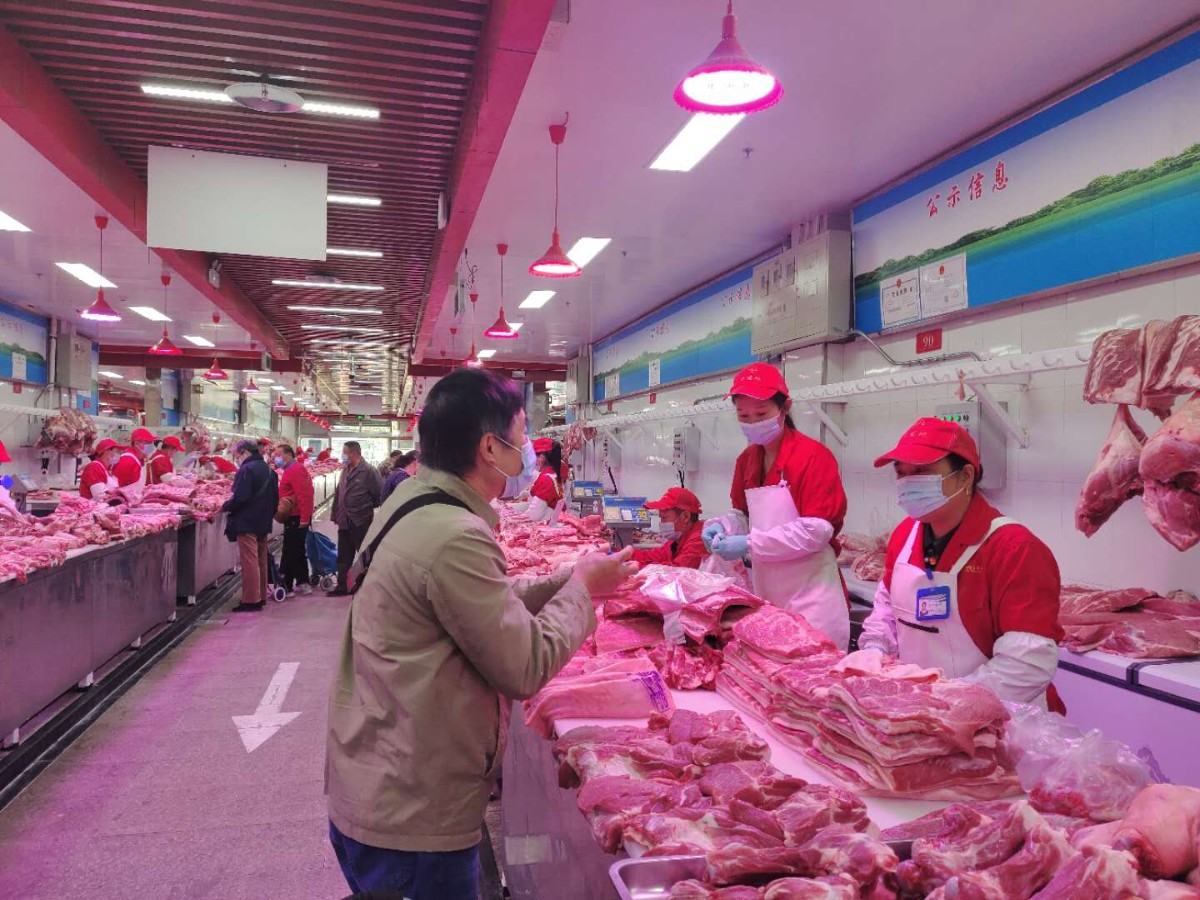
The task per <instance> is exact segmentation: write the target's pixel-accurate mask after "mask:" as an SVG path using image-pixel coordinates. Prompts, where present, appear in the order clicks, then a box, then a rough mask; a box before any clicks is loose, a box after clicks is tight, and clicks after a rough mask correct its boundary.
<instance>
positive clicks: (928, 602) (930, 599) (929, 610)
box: [916, 584, 951, 622]
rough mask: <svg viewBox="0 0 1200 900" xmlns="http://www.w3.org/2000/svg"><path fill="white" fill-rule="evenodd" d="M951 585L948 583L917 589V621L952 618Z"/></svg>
mask: <svg viewBox="0 0 1200 900" xmlns="http://www.w3.org/2000/svg"><path fill="white" fill-rule="evenodd" d="M950 595H951V591H950V586H949V585H947V584H939V585H934V586H933V587H926V588H920V589H919V590H918V591H917V609H916V613H917V621H918V622H936V621H938V620H943V619H949V618H950V603H951V599H950Z"/></svg>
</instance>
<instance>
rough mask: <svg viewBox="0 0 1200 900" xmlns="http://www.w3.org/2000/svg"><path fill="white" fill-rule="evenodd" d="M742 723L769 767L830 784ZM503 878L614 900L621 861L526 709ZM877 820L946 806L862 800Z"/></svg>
mask: <svg viewBox="0 0 1200 900" xmlns="http://www.w3.org/2000/svg"><path fill="white" fill-rule="evenodd" d="M671 695H672V697H673V698H674V701H675V705H676V707H677V708H679V709H690V710H693V711H695V712H703V713H711V712H715V711H716V710H720V709H734V707H733V705H732V704H731V703H729V701H727V700H726V699H725V698H723V697H722V696H720V695H719V694H717V693H714V692H713V691H672V692H671ZM738 715H740V716H741V718H742V721H744V722H745V723H746V725H747V727H749V728H750V730H751V731H753V732H754V733H755V734H757V735H758V736H759V737H761V738H762V739H763V740H764V741H766V742H767V745H768V746H769V747H770V748H771V762H772V764H774V765H775V766H776V767H777V768H778V769H780V770H782V771H783V772H786V773H787V774H789V775H796V776H798V777H800V778H803V779H804V780H806V781H810V782H813V783H815V784H829V783H830V781H829V779H828V777H826V776H825V775H824V774H823V773H821V772H819V771H817V770H816V769H814V768H813V767H812V766H811V765H810V764H809V763H808V762H807V761H805V759H804V758H803V757H802V756H801V755H800V754H799V753H798V752H796V751H795V750H793V749H792V748H790V747H788V746H786V745H785V744H782V743H780V741H779V739H778V738H777V737H776V736H775V734H774V733H773V732H772V731H771V730H770V729H769V728H768V727H767V726H766V723H764V722H761V721H759V720H758V719H756V718H754V717H753V716H749V715H746V714H745V713H742V712H739V713H738ZM645 724H646V720H645V719H642V720H631V719H620V720H617V719H562V720H559V721H557V722H555V730H556V732H557V733H558V734H566V733H567V732H569V731H570V730H571V729H572V728H578V727H579V726H582V725H645ZM503 772H504V802H503V813H502V818H503V826H502V827H503V834H504V873H505V877H506V880H507V885H508V889H509V892H510V894H511V896H512V898H513V900H614V898H616V897H617V893H616V889H615V888H614V887H613V885H612V882H611V880H610V879H609V876H608V869H609V867H610V866H611V865H612V864H613V863H614V862H616V859H617V858H616V857H614V856H611V855H609V854H607V853H605V852H604V851H603V850H601V849H600V847H599V845H598V844H597V843H596V841H595V838H593V837H592V832H591V829H590V828H589V827H588V823H587V820H586V819H585V818H584V817H583V815H582V814H581V813H580V812H579V810H578V808H577V807H576V805H575V797H576V793H577V792H576V791H574V790H564V789H562V788H560V787H559V786H558V764H557V763H556V762H555V761H554V756H553V754H552V753H551V742H550V741H547V740H545V739H543V738H542V737H540V736H539V735H538V734H537V733H536V732H534V731H533V730H532V729H530V728H527V727H525V724H524V720H523V710H522V708H521V706H520V705H519V704H517V705H514V707H513V717H512V727H511V730H510V732H509V743H508V750H507V752H506V754H505V756H504V769H503ZM863 802H864V803H865V804H866V807H867V812H868V813H869V814H870V816H871V821H873V822H874V823H875V824H876V825H878V826H879V828H880V829H884V828H890V827H891V826H893V825H898V824H900V823H901V822H908V821H911V820H913V819H916V818H918V817H920V816H923V815H925V814H926V813H929V812H933V811H934V810H937V809H942V808H943V807H946V806H948V805H949V804H948V803H943V802H937V801H925V800H884V799H878V798H873V797H864V798H863Z"/></svg>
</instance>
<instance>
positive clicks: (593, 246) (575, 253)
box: [567, 237, 612, 269]
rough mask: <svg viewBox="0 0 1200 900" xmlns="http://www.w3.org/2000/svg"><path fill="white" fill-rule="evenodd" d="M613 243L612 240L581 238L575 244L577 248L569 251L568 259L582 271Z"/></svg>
mask: <svg viewBox="0 0 1200 900" xmlns="http://www.w3.org/2000/svg"><path fill="white" fill-rule="evenodd" d="M611 243H612V238H593V237H584V238H580V239H579V240H577V241H576V242H575V246H573V247H572V248H571V249H570V250H568V251H567V258H568V259H570V260H571V262H573V263H575V265H577V266H579V268H581V269H582V268H583V267H584V266H586V265H587V264H588V263H590V262H591V261H592V260H593V259H595V258H596V257H597V256H598V255H599V254H600V251H601V250H603V249H604V248H605V247H607V246H608V245H609V244H611Z"/></svg>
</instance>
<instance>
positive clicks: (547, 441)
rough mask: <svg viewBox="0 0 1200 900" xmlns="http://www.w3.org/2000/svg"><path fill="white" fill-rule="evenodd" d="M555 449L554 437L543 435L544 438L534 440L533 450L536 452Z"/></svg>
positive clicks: (546, 451) (547, 451)
mask: <svg viewBox="0 0 1200 900" xmlns="http://www.w3.org/2000/svg"><path fill="white" fill-rule="evenodd" d="M553 449H554V439H553V438H546V437H542V438H538V439H537V440H536V441H534V442H533V452H534V453H549V452H550V451H551V450H553Z"/></svg>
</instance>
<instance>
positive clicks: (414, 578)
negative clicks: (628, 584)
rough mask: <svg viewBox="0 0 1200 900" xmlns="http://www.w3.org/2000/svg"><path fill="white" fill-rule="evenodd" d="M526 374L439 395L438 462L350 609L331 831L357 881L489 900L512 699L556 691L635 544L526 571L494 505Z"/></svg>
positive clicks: (431, 414) (518, 428) (333, 750)
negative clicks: (565, 565)
mask: <svg viewBox="0 0 1200 900" xmlns="http://www.w3.org/2000/svg"><path fill="white" fill-rule="evenodd" d="M522 402H523V398H522V394H521V391H520V388H518V387H517V385H516V384H514V383H513V382H511V381H509V380H508V379H507V378H504V377H503V376H500V375H497V374H496V373H493V372H488V371H480V370H472V369H460V370H458V371H456V372H454V373H452V374H451V375H448V376H447V377H445V378H443V379H442V380H441V381H440V382H438V384H437V385H436V386H435V387H434V388H433V390H432V391H430V393H429V398H428V400H427V402H426V405H425V409H424V412H423V413H422V415H421V425H420V428H421V471H420V473H419V474H418V475H417V476H416V477H414V478H410V479H408V480H407V481H405V482H404V483H403V484H402V485H401V486H400V487H399V488H398V489H397V490H396V491H395V493H394V494H392V496H391V497H390V498H389V499H388V501H387V502H386V503H385V504H384V505H383V507H382V508H381V509H380V511H379V515H378V516H376V517H375V525H374V527H372V529H371V531H370V533H369V534H368V535H367V546H370V544H371V542H372V541H374V540H375V537H376V535H377V534H378V533H379V532H380V530H381V529H382V528H383V527H384V525H385V523H386V522H387V521H388V520H389V519H390V518H391V516H392V514H393V513H395V512H397V511H399V510H400V509H401V507H404V506H406V505H407V504H409V503H410V502H411V501H413V500H416V499H419V498H423V497H430V496H435V497H437V498H438V499H437V502H435V503H433V504H430V505H426V506H423V507H421V508H418V509H412V510H411V511H409V512H407V513H406V515H405V516H404V517H403V518H401V519H400V520H399V521H398V522H397V524H396V525H395V526H394V527H393V528H392V529H391V530H390V531H389V532H387V534H386V536H385V538H384V539H383V540H382V542H381V543H380V545H379V547H378V550H377V551H376V552H375V555H374V557H373V559H372V561H371V565H370V569H369V570H368V571H367V574H366V577H365V578H364V579H363V583H362V586H361V587H360V588H359V590H358V593H357V594H355V596H354V601H353V604H352V606H351V608H350V615H349V621H348V622H347V626H346V632H345V636H344V637H343V640H342V650H341V658H340V662H339V666H338V673H337V677H336V681H335V684H334V690H333V696H332V698H331V701H330V707H329V738H328V744H327V756H326V768H325V785H326V793H327V795H328V800H329V818H330V840H331V842H332V843H333V846H334V850H335V851H336V853H337V856H338V860H339V862H340V863H341V866H342V871H343V872H344V873H345V875H346V880H347V882H348V884H349V885H350V888H351V889H352V890H354V891H356V892H359V891H368V890H395V891H400V892H402V894H403V896H405V897H408V898H410V900H475V897H476V890H477V877H478V860H479V856H478V846H477V845H478V843H479V840H480V829H481V826H482V823H483V814H484V811H485V809H486V808H487V803H488V793H489V791H490V789H491V786H492V782H493V780H494V779H495V776H496V773H497V772H498V770H499V768H500V763H501V760H502V759H503V757H504V747H505V740H506V735H507V725H508V720H509V712H510V707H511V701H512V700H513V699H523V698H527V697H529V696H531V695H533V694H535V693H536V692H537V691H539V690H540V689H541V688H542V687H543V686H544V685H545V684H546V683H547V682H548V681H549V680H550V679H551V678H553V677H554V676H555V675H556V674H557V673H558V672H559V671H560V670H561V669H562V667H563V666H564V665H566V663H567V661H568V660H569V659H570V658H571V657H572V656H573V655H574V654H575V652H576V651H577V650H578V649H579V647H580V645H582V643H583V641H584V640H585V639H586V637H587V635H588V634H589V633H591V631H592V630H593V629H594V628H595V625H596V617H595V612H594V610H593V607H592V599H591V596H592V593H593V592H605V591H609V590H612V589H613V588H615V587H617V586H618V585H619V584H620V582H621V581H623V580H624V579H625V578H627V577H628V576H629V575H631V574H632V573H633V572H634V571H635V570H636V566H634V565H633V564H632V563H630V562H628V560H629V555H630V554H629V551H625V552H623V553H621V554H617V555H614V556H605V555H601V554H594V555H591V556H588V557H585V558H584V559H582V560H580V561H579V563H578V564H577V565H575V566H574V567H573V570H572V571H564V572H561V573H559V574H557V575H551V576H547V577H545V578H539V579H515V580H514V579H510V578H509V577H508V575H507V565H506V563H505V559H504V553H503V551H502V550H501V549H500V546H499V544H497V543H496V538H495V534H494V531H493V529H494V528H495V526H496V524H497V521H498V519H497V516H496V513H495V512H494V511H493V510H492V508H491V506H490V502H491V501H492V500H494V499H496V498H497V497H499V496H500V493H501V492H502V491H503V490H504V489H505V485H506V482H507V481H508V479H509V478H516V477H517V476H519V475H520V474H521V473H522V469H523V462H522V446H523V444H524V442H525V441H526V438H525V433H524V432H525V413H524V410H523V409H522Z"/></svg>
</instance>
